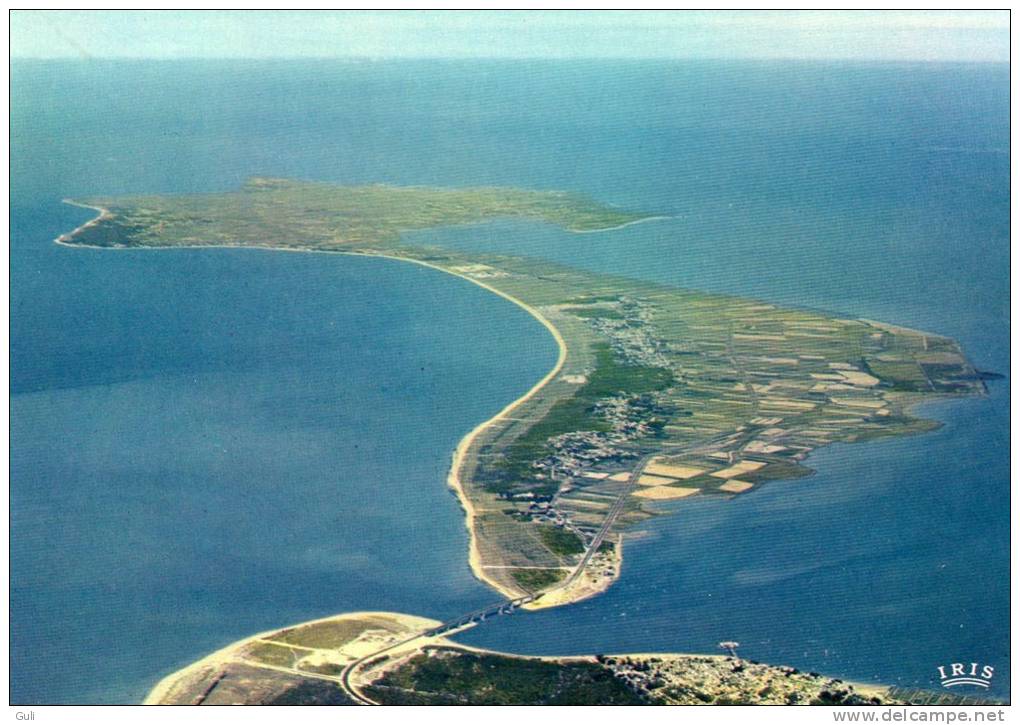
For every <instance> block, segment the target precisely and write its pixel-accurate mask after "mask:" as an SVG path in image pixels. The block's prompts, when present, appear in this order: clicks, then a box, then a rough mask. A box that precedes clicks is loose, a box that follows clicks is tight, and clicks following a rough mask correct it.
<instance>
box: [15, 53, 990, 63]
mask: <svg viewBox="0 0 1020 725" xmlns="http://www.w3.org/2000/svg"><path fill="white" fill-rule="evenodd" d="M9 60H10V61H11V62H14V61H40V62H49V61H79V62H88V61H101V62H110V61H157V62H177V61H189V62H193V61H288V62H292V61H302V60H314V61H323V60H334V61H345V62H360V63H366V62H367V63H378V62H387V61H424V60H431V61H507V62H519V61H545V62H548V61H557V62H585V61H610V60H611V61H624V62H626V61H633V62H648V61H661V62H667V61H721V62H731V63H746V62H791V63H798V62H799V63H862V64H865V63H899V64H917V63H926V64H933V65H939V64H941V65H1010V61H1009V60H994V59H991V58H977V59H975V58H971V59H966V60H964V59H953V58H855V57H849V56H848V57H830V56H817V57H814V56H779V55H776V56H768V55H763V56H715V55H697V56H695V55H691V56H686V55H676V56H667V55H661V56H660V55H649V56H614V55H592V56H540V55H535V56H506V55H491V56H486V55H266V56H257V55H255V56H241V55H182V56H173V57H171V56H154V55H105V56H104V55H89V56H81V55H53V56H39V55H11V56H9Z"/></svg>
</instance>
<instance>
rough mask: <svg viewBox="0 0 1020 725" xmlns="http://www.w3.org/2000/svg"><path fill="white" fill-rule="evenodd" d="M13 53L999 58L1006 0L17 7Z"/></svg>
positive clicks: (1005, 51)
mask: <svg viewBox="0 0 1020 725" xmlns="http://www.w3.org/2000/svg"><path fill="white" fill-rule="evenodd" d="M11 55H12V56H13V57H33V58H56V57H94V58H195V57H204V58H210V57H216V58H241V57H247V58H250V57H259V58H274V57H350V56H358V57H361V56H368V57H446V58H464V57H497V58H536V57H539V58H593V57H594V58H598V57H601V58H801V59H805V58H819V59H826V58H827V59H836V58H839V59H858V60H934V61H1003V62H1005V61H1008V60H1009V12H1008V11H1005V10H999V11H985V12H977V11H975V12H971V11H962V12H956V11H936V12H928V11H903V12H892V11H774V12H740V11H697V12H695V11H669V12H663V11H640V12H636V11H625V12H613V11H577V12H574V11H518V12H513V11H500V12H481V11H446V12H444V11H417V10H408V11H369V12H355V11H347V12H343V11H340V12H335V11H285V12H272V11H209V12H203V11H180V10H167V11H84V10H82V11H78V10H74V11H65V10H61V11H36V10H16V11H13V12H12V14H11Z"/></svg>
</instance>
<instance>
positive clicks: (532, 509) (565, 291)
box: [57, 178, 986, 701]
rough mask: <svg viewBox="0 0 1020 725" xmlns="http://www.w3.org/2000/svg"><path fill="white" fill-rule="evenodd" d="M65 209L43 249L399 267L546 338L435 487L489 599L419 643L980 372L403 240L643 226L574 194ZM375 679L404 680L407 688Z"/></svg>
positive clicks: (114, 203) (981, 387)
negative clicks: (85, 217)
mask: <svg viewBox="0 0 1020 725" xmlns="http://www.w3.org/2000/svg"><path fill="white" fill-rule="evenodd" d="M68 201H69V203H73V204H77V205H80V206H85V207H89V208H93V209H95V210H97V211H98V212H99V215H98V216H97V217H96V218H95V219H93V220H91V221H89V222H87V223H85V224H83V225H82V226H81V227H79V228H78V229H75V230H74V231H72V232H70V233H68V234H65V235H62V236H61V237H59V238H58V239H57V242H59V243H61V244H65V245H71V246H90V247H104V248H125V247H252V248H271V249H288V250H303V251H310V252H311V251H314V252H324V253H343V254H357V255H369V256H376V257H380V258H387V259H395V260H401V261H404V262H408V263H413V264H418V265H423V266H426V267H429V268H432V269H435V270H438V271H441V272H445V273H448V274H451V275H455V276H457V277H460V278H462V279H464V280H467V281H469V282H471V283H473V284H476V285H478V286H480V287H482V288H484V289H486V290H488V291H490V292H492V293H494V294H496V295H499V296H500V297H502V298H504V299H506V300H508V301H510V302H512V303H514V304H516V305H518V306H520V307H521V308H523V309H524V310H526V311H527V312H528V313H529V314H531V315H532V316H533V317H534V318H535V319H536V320H538V322H540V323H541V324H542V325H544V326H545V328H546V329H547V330H548V331H549V333H550V334H551V335H552V336H553V338H554V339H555V341H556V343H557V345H558V347H559V355H558V358H557V360H556V363H555V365H554V366H553V368H552V369H551V370H549V371H548V373H547V374H546V375H545V376H544V377H543V378H542V379H541V380H539V381H537V382H536V383H535V385H534V386H533V387H532V388H531V389H530V390H528V391H527V392H526V393H525V394H524V395H522V396H521V397H520V398H519V399H517V400H515V401H513V402H511V403H510V404H508V405H507V406H506V407H505V408H503V410H501V411H499V412H498V413H497V414H496V415H495V416H494V417H492V418H491V419H489V420H487V421H484V422H482V423H481V424H479V425H478V426H477V427H476V428H475V429H474V430H472V431H470V432H469V433H468V434H467V435H466V436H465V437H464V438H463V440H462V441H461V442H460V444H459V446H458V447H457V449H456V450H455V451H454V453H453V460H452V464H451V468H450V472H449V477H448V484H449V486H450V487H451V488H452V489H453V491H454V492H455V493H456V495H457V496H458V498H459V500H460V503H461V505H462V507H463V509H464V512H465V520H466V525H467V529H468V532H469V541H470V550H469V552H468V554H469V560H470V564H471V568H472V570H473V572H474V573H475V575H476V576H477V577H478V578H479V579H481V580H482V581H484V582H485V583H487V584H489V585H490V586H491V587H492V588H494V589H495V590H497V591H498V592H499V593H500V596H501V599H500V600H499V601H497V602H495V603H494V604H493V605H492V606H491V607H488V608H485V609H484V610H479V611H477V612H469V613H466V614H465V615H463V616H462V617H458V618H456V619H453V620H450V621H448V622H444V623H437V624H435V625H425V624H424V623H421V622H419V623H418V624H420V625H421V626H422V627H423V629H421V630H420V631H419V632H418V634H419V635H421V636H426V638H429V637H431V638H441V637H442V636H443V635H444V634H448V633H449V632H452V631H457V630H458V629H460V628H462V627H464V626H469V625H472V624H476V623H479V622H481V621H483V620H484V619H485V618H486V617H487V616H490V615H493V614H506V613H510V612H513V611H515V610H517V609H519V608H526V609H535V608H541V607H549V606H559V605H564V604H569V603H572V602H576V601H579V600H581V599H584V598H587V597H591V596H594V595H596V594H598V593H600V592H602V591H604V590H605V589H606V588H607V587H609V586H611V584H612V583H613V582H614V581H615V580H616V579H617V578H618V577H619V575H620V571H621V566H622V560H623V548H624V544H625V541H626V536H627V533H628V532H629V531H633V530H634V528H635V525H637V524H639V523H640V522H642V521H644V520H646V519H648V518H649V517H651V516H657V515H666V514H668V513H670V512H672V511H675V510H677V508H678V507H682V506H683V504H684V502H685V501H686V500H690V499H692V498H695V497H705V496H714V497H735V496H743V495H747V494H748V493H749V492H752V491H754V490H755V489H757V488H758V487H760V486H762V485H766V484H768V483H769V482H773V481H779V480H785V481H791V480H793V479H799V478H804V477H806V476H809V475H810V474H811V473H812V471H811V469H810V468H809V467H808V466H807V464H806V461H807V459H808V457H809V456H810V454H811V453H812V451H814V450H815V449H817V448H819V447H821V446H825V445H828V444H831V443H836V442H842V443H851V442H855V441H864V440H872V439H875V438H878V437H887V436H902V435H911V434H919V433H924V432H926V431H931V430H933V429H935V428H937V427H938V425H939V424H938V423H937V422H935V421H931V420H926V419H924V418H920V417H916V416H914V415H912V414H911V409H912V408H913V407H914V406H916V405H917V404H919V403H922V402H925V401H930V400H934V399H939V398H948V397H963V396H973V395H983V394H985V393H986V390H985V383H984V378H985V377H986V374H985V373H982V372H980V371H978V370H976V369H975V368H974V366H973V365H972V364H971V363H970V362H969V361H968V360H967V358H966V356H965V355H964V354H963V352H962V351H961V349H960V347H959V346H958V345H957V343H956V342H955V341H953V340H952V339H949V338H947V337H944V336H941V335H938V334H933V333H928V332H922V331H917V330H911V329H906V328H903V327H898V326H895V325H891V324H885V323H882V322H876V321H872V320H864V319H851V318H846V317H841V316H838V315H834V314H827V313H822V312H818V311H813V310H806V309H796V308H789V307H783V306H780V305H776V304H772V303H768V302H763V301H760V300H753V299H744V298H740V297H734V296H728V295H722V294H714V293H707V292H700V291H695V290H687V289H679V288H677V287H672V286H668V285H663V284H656V283H652V282H647V281H640V280H635V279H629V278H626V277H622V276H615V275H609V274H597V273H593V272H590V271H585V270H582V269H577V268H574V267H570V266H566V265H562V264H556V263H553V262H550V261H546V260H540V259H533V258H526V257H521V256H513V255H506V254H473V253H464V252H458V251H454V250H451V249H447V248H441V247H433V246H422V245H414V244H411V243H409V242H408V241H407V240H406V239H405V237H404V236H403V235H404V234H405V233H406V232H411V231H415V230H422V229H429V228H435V227H443V226H450V225H463V224H478V223H483V222H486V221H491V220H495V219H503V218H518V219H526V220H533V221H536V222H541V223H546V224H554V225H558V226H560V227H562V228H564V229H567V230H569V231H571V232H577V233H581V232H596V231H600V230H610V229H613V228H618V227H621V226H624V225H627V224H634V223H638V222H641V221H648V220H650V219H654V218H655V217H654V215H650V214H644V213H637V212H632V211H625V210H620V209H615V208H612V207H608V206H606V205H603V204H600V203H598V202H596V201H594V200H592V199H589V198H587V197H584V196H579V195H575V194H567V193H563V192H557V191H531V190H520V189H502V188H477V189H439V188H429V187H394V186H385V185H372V186H336V185H331V184H326V183H318V182H306V181H294V180H285V179H273V178H255V179H251V180H249V181H248V182H247V183H246V184H244V186H242V187H241V188H240V189H239V190H237V191H233V192H225V193H212V194H191V195H179V196H177V195H162V196H133V197H116V198H108V197H95V198H86V199H79V200H68ZM415 641H416V642H418V640H415ZM419 644H420V642H419ZM266 646H269V647H276V648H277V649H279V647H278V646H277V645H266ZM429 647H432V649H428V650H427V651H426V650H422V653H421V656H423V657H426V660H425V661H428V662H433V661H437V662H438V661H447V660H448V661H450V662H462V661H464V660H463V658H464V657H467V656H468V655H465V654H460V653H462V652H468V650H467V649H465V648H460V649H459V650H457V648H456V647H454V646H453V645H449V644H447V643H445V641H443V642H441V641H440V640H439V639H436V643H434V645H432V644H430V645H429ZM455 650H456V651H455ZM274 652H275V650H274ZM471 656H474V655H471ZM478 656H482V655H478ZM485 656H492V657H495V656H497V655H495V654H491V653H489V654H486V655H485ZM498 656H504V655H498ZM505 657H510V656H509V655H505ZM437 658H438V659H437ZM617 659H618V658H614V662H615V661H616V660H617ZM630 659H631V660H633V661H637V660H634V658H633V657H632V658H630ZM412 662H413V661H412ZM578 662H580V661H578ZM584 662H585V665H584V667H585V668H587V667H595V666H596V665H597V666H598V667H600V668H605V667H622V665H616V664H613V665H610V664H607V663H606V662H599V663H596V664H594V665H593V664H592V663H590V662H588V661H587V660H584ZM713 663H716V664H713ZM560 665H562V666H566V665H564V664H563V662H560ZM701 665H704V666H705V667H709V668H711V667H716V666H717V660H706V661H705V662H701ZM407 666H408V667H412V669H413V667H414V665H413V664H409V665H407ZM457 666H458V667H459V666H460V665H457ZM580 666H581V665H580V664H577V667H580ZM727 666H729V665H727ZM570 667H574V664H571V665H570ZM582 669H583V668H582ZM659 669H661V668H659ZM334 674H335V673H334ZM592 676H595V675H592ZM600 676H601V675H600ZM387 677H389V678H393V679H391V680H386V681H387V682H394V683H400V682H403V683H406V682H408V681H409V680H408V678H410V679H411V680H413V679H414V677H415V674H414V672H413V671H410V672H409V671H404V670H398V671H394V672H390V673H389V674H388V675H387ZM380 682H382V680H381V681H380ZM388 686H389V685H383V684H379V685H378V687H388ZM392 687H395V688H398V689H399V688H400V687H403V685H392ZM404 689H408V688H404ZM410 689H412V690H413V689H414V688H410ZM621 692H622V691H621ZM782 692H783V694H782V697H786V694H788V693H787V691H786V690H783V691H782ZM377 694H378V693H377ZM620 696H621V697H623V696H624V695H622V694H621V695H620ZM805 696H806V695H805ZM811 696H812V697H815V696H819V697H820V695H818V693H815V694H814V695H811ZM408 697H411V696H410V695H408ZM777 697H779V695H777ZM667 699H669V698H667ZM674 699H676V698H674ZM681 699H682V698H681ZM671 701H672V700H671Z"/></svg>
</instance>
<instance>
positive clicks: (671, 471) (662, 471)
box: [645, 461, 705, 479]
mask: <svg viewBox="0 0 1020 725" xmlns="http://www.w3.org/2000/svg"><path fill="white" fill-rule="evenodd" d="M645 471H646V472H648V473H651V474H657V475H659V476H669V477H670V478H681V479H684V478H694V477H695V476H698V475H700V474H702V473H704V472H705V469H703V468H695V467H694V466H670V465H669V464H666V463H656V462H655V461H652V462H651V463H649V464H648V465H647V466H645Z"/></svg>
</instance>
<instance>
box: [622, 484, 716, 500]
mask: <svg viewBox="0 0 1020 725" xmlns="http://www.w3.org/2000/svg"><path fill="white" fill-rule="evenodd" d="M700 490H701V489H698V488H681V487H679V486H651V487H649V488H645V489H642V490H640V491H638V492H637V493H635V494H634V495H635V496H639V497H641V498H650V499H653V500H663V499H670V498H684V497H685V496H690V495H692V494H695V493H697V492H698V491H700Z"/></svg>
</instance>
